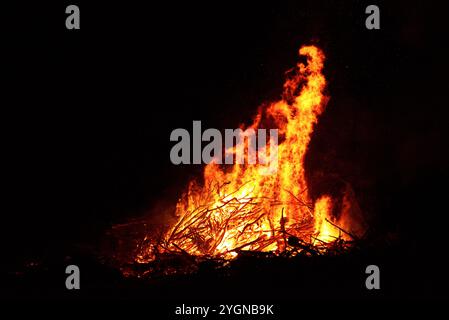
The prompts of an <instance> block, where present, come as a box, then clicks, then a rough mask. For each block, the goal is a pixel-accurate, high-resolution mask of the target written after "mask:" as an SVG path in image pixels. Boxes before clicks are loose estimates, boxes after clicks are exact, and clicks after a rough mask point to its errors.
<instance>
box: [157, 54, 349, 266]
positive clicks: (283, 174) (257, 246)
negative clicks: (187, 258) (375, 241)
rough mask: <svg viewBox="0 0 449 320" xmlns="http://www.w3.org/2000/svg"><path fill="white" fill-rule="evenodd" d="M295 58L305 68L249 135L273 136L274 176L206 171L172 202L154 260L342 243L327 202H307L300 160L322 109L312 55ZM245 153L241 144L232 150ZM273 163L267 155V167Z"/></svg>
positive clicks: (256, 169) (246, 170)
mask: <svg viewBox="0 0 449 320" xmlns="http://www.w3.org/2000/svg"><path fill="white" fill-rule="evenodd" d="M299 54H300V55H303V56H305V57H306V58H307V64H303V63H298V64H297V66H296V68H294V69H293V70H291V71H290V72H289V73H290V75H289V77H288V79H287V80H286V82H285V84H284V92H283V98H282V100H280V101H277V102H274V103H272V104H271V105H269V106H268V107H266V108H264V109H261V110H260V111H259V112H258V114H257V115H256V117H255V120H254V122H253V124H252V125H251V126H250V127H249V128H251V129H258V128H261V127H262V126H263V125H267V126H268V125H271V128H273V127H274V128H278V130H279V136H280V142H279V146H278V159H277V160H278V170H277V171H275V172H274V171H273V170H271V169H272V168H270V167H269V166H267V165H262V164H256V165H248V164H245V165H239V164H235V165H233V166H232V167H231V168H228V169H222V167H221V166H219V165H217V164H214V163H212V164H208V165H207V166H206V167H205V170H204V182H203V183H202V184H199V183H197V182H195V181H192V182H191V183H190V185H189V188H188V191H187V192H186V193H185V194H184V195H183V197H182V198H181V199H180V200H179V202H178V204H177V209H176V213H177V216H178V217H179V219H178V221H177V223H176V224H175V225H174V226H173V227H172V228H171V229H170V230H169V231H168V232H167V233H166V234H165V236H164V237H163V239H162V241H161V242H160V243H161V244H160V248H159V249H158V251H159V252H161V250H162V251H163V252H182V251H184V252H187V253H189V254H192V255H209V256H218V257H224V258H232V257H234V256H236V255H237V252H238V251H239V250H251V251H276V252H282V251H284V250H286V247H287V243H288V240H287V239H288V238H290V237H293V238H296V239H297V240H299V241H300V242H302V243H303V244H306V245H314V244H316V243H317V242H319V243H329V242H332V241H334V240H335V239H337V238H344V237H346V235H345V234H341V232H340V229H339V228H337V227H336V224H337V223H338V222H339V221H335V219H333V218H332V216H331V208H332V199H331V197H330V196H323V197H321V198H319V199H317V200H316V202H315V203H313V201H312V200H311V197H310V195H309V190H308V185H307V181H306V179H305V172H304V158H305V155H306V152H307V147H308V144H309V142H310V139H311V135H312V132H313V130H314V125H315V124H316V123H317V121H318V117H319V115H320V114H321V113H322V112H323V111H324V109H325V105H326V102H327V97H326V96H324V94H323V90H324V88H325V86H326V79H325V78H324V75H323V74H322V69H323V63H324V54H323V52H322V51H321V50H320V49H319V48H317V47H315V46H304V47H302V48H301V49H300V50H299ZM273 124H274V126H273ZM271 143H272V141H271ZM267 145H270V141H268V143H267ZM244 147H245V146H244V145H243V143H242V144H241V145H237V146H236V149H237V148H244ZM228 151H229V150H228ZM231 152H235V150H231ZM274 156H275V155H274V154H271V153H270V158H271V160H273V157H274ZM271 163H273V161H272V162H271ZM270 170H271V172H270ZM331 220H332V221H333V223H330V222H329V221H331Z"/></svg>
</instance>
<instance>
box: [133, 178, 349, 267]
mask: <svg viewBox="0 0 449 320" xmlns="http://www.w3.org/2000/svg"><path fill="white" fill-rule="evenodd" d="M242 187H243V186H241V188H242ZM209 190H210V192H206V193H196V194H200V195H201V198H200V199H194V200H195V201H196V203H197V206H196V207H195V209H194V210H192V211H190V212H186V214H184V215H183V216H182V217H180V219H179V220H178V222H177V223H176V225H175V226H174V227H172V228H171V229H165V230H159V232H157V233H152V234H150V235H146V236H145V238H144V240H143V241H142V242H140V243H139V244H138V245H137V255H136V256H137V259H136V260H135V261H136V262H137V263H138V264H140V265H143V266H145V267H144V268H146V271H147V272H148V273H151V272H163V273H176V272H192V271H195V270H196V268H197V266H198V265H199V264H200V263H201V262H204V261H206V260H207V261H215V262H216V263H217V265H218V266H223V265H225V264H226V263H225V262H226V261H229V260H232V259H233V258H235V257H238V256H239V255H242V254H248V253H251V252H255V253H256V252H258V253H260V252H264V251H267V253H266V254H268V255H276V256H280V257H292V256H296V255H311V256H314V255H324V254H339V253H341V252H344V251H346V250H348V249H349V248H350V247H352V245H353V242H354V241H356V240H357V239H356V237H355V236H354V235H351V234H350V233H348V232H346V231H345V230H343V229H341V228H340V227H338V226H336V225H335V224H333V223H332V222H331V221H327V222H328V223H330V224H332V225H334V227H336V228H338V229H339V230H340V236H339V237H337V238H335V241H331V242H323V241H321V240H320V239H318V238H316V235H314V230H313V228H314V221H313V215H312V206H311V204H308V203H306V202H305V201H303V200H302V199H300V198H298V197H295V196H293V195H292V201H291V202H288V203H286V202H279V201H277V200H275V199H268V198H260V197H251V196H249V195H250V194H251V192H248V195H247V196H243V197H242V196H241V197H239V198H237V197H232V194H231V195H229V194H227V195H221V194H222V193H221V192H220V191H221V190H220V186H216V187H214V188H212V187H210V188H209ZM238 191H239V190H236V191H235V192H234V193H233V194H235V193H237V192H238ZM213 192H215V194H218V195H221V198H220V199H221V200H220V201H217V200H216V197H213ZM204 197H206V198H204ZM190 201H193V200H192V198H190ZM217 203H220V205H216V204H217ZM287 205H288V206H289V207H290V208H292V207H294V208H297V210H298V211H300V212H303V213H304V212H306V213H308V214H303V216H304V218H303V219H302V220H301V221H300V222H298V223H295V224H288V223H287V219H286V218H285V217H284V207H286V206H287ZM274 210H281V219H280V221H279V223H276V224H275V223H273V218H272V215H271V212H273V211H274ZM267 225H269V226H270V228H268V229H267V228H265V229H264V228H263V227H262V226H267ZM343 234H346V235H349V236H350V237H351V238H352V239H353V240H354V241H348V240H344V239H343V237H342V235H343ZM229 238H231V240H232V241H231V242H232V244H231V245H230V246H223V243H226V242H227V241H229ZM347 238H348V237H346V239H347ZM305 239H306V240H305ZM273 248H276V249H274V250H272V249H273ZM263 254H264V255H265V253H263ZM148 270H151V272H149V271H148Z"/></svg>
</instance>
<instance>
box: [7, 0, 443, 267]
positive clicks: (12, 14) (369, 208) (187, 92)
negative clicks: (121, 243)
mask: <svg viewBox="0 0 449 320" xmlns="http://www.w3.org/2000/svg"><path fill="white" fill-rule="evenodd" d="M77 3H79V4H80V9H81V30H80V31H74V32H70V31H67V30H65V28H64V20H65V15H64V8H65V4H58V5H53V6H50V5H47V6H43V5H37V4H33V5H31V6H27V7H18V6H16V7H15V8H14V9H11V11H8V12H7V13H8V15H9V18H11V19H7V28H6V40H7V44H8V45H7V46H6V51H7V58H4V59H3V61H4V62H5V63H6V72H5V70H2V71H1V73H2V77H4V78H5V80H6V81H5V82H3V84H2V88H3V90H4V93H3V94H2V97H3V100H2V101H3V103H2V106H3V108H2V114H3V116H2V123H3V126H2V127H3V131H4V133H3V140H4V144H3V152H2V154H3V159H4V160H6V161H5V162H4V163H5V164H4V166H3V170H4V172H3V175H2V176H4V177H5V178H4V179H2V180H3V183H4V188H3V190H4V192H5V193H4V196H5V198H6V201H5V202H4V205H5V209H4V210H2V227H3V228H2V229H3V231H2V236H3V237H5V239H6V240H5V241H3V245H4V247H5V248H4V252H6V255H3V257H5V256H6V257H8V258H7V259H5V261H7V264H8V265H9V264H12V265H13V264H14V263H16V261H22V260H23V259H25V260H26V259H27V257H31V256H35V255H37V256H39V255H42V254H43V255H47V256H48V255H64V252H65V250H66V248H68V247H71V246H72V245H74V244H76V243H79V242H80V241H81V242H83V241H86V242H89V241H91V242H92V241H95V239H97V238H98V237H101V235H102V234H103V232H104V230H106V229H107V228H108V227H109V226H110V225H111V224H113V223H117V222H120V221H126V219H128V218H130V217H132V216H137V215H140V214H142V213H143V212H145V211H146V210H148V208H150V207H151V206H152V205H154V203H157V202H158V201H159V199H172V198H173V199H175V198H176V195H177V194H179V192H180V191H182V188H183V187H184V186H185V183H186V182H187V181H188V180H189V179H190V178H191V177H192V176H195V175H198V174H199V173H200V172H201V168H200V167H197V166H192V167H175V166H173V165H171V163H170V162H169V150H170V148H171V144H170V141H169V134H170V132H171V130H173V129H175V128H178V127H181V128H187V129H189V128H191V125H192V120H202V122H203V125H204V126H205V127H217V128H232V127H236V126H237V125H238V124H240V123H242V122H245V121H246V122H247V121H248V120H249V119H250V118H251V116H252V115H253V114H254V111H255V110H256V108H257V107H258V106H259V105H260V104H261V103H263V102H266V101H273V100H275V99H277V98H278V97H279V96H280V94H281V88H282V82H283V80H284V72H285V71H286V70H288V69H289V68H291V67H293V65H294V64H295V63H296V61H297V58H296V55H297V50H298V48H299V47H300V46H301V45H303V44H309V43H315V44H317V45H319V46H320V47H321V48H322V49H323V50H324V52H325V54H326V57H327V60H326V67H325V73H326V77H327V79H328V83H329V85H328V94H329V96H330V97H331V100H330V102H329V105H328V109H327V111H326V114H325V115H324V116H323V118H322V120H321V122H320V125H319V126H318V128H317V135H316V139H315V140H314V142H312V145H311V150H314V153H311V154H310V157H309V160H308V165H309V167H310V168H311V170H318V169H319V170H323V171H324V172H325V173H335V172H337V173H338V174H339V175H341V176H342V177H344V178H345V179H347V180H348V181H350V182H351V184H352V185H353V186H354V189H355V191H356V194H357V195H358V197H359V200H360V202H361V206H362V209H364V211H366V212H367V215H368V216H369V218H370V219H371V220H372V223H373V225H374V227H375V228H376V229H377V230H378V232H379V233H388V232H394V233H398V234H399V236H400V237H402V239H403V240H404V241H405V242H408V243H410V248H412V249H410V250H416V251H417V252H418V251H420V250H421V249H423V248H426V249H427V248H428V247H427V246H428V242H427V241H428V240H427V239H428V238H429V237H432V238H433V239H434V240H433V241H435V243H438V242H439V241H442V240H443V239H444V237H445V233H446V232H445V230H444V227H443V226H444V221H447V215H446V213H447V205H446V203H445V202H446V198H447V196H446V195H447V191H448V190H447V183H446V182H447V181H449V180H448V179H447V178H448V153H447V149H448V148H447V141H446V140H445V136H446V135H447V119H448V109H447V105H448V102H447V100H448V99H447V92H448V89H449V87H448V80H447V75H448V58H447V57H449V54H448V49H447V48H448V47H447V43H446V42H445V40H446V39H447V33H446V30H447V26H446V25H445V21H447V19H446V17H445V12H447V11H445V10H444V8H441V7H439V6H441V5H440V4H438V5H435V6H432V5H430V4H428V3H424V2H423V3H414V4H413V1H412V2H410V1H407V2H405V1H404V2H403V4H401V3H395V4H391V2H387V1H374V2H373V3H376V4H378V5H379V7H380V8H381V30H377V31H368V30H366V29H365V28H364V20H365V14H364V8H365V7H366V5H368V4H371V2H370V3H368V2H367V1H285V2H280V3H277V2H276V3H275V2H267V3H260V2H251V3H247V4H242V3H238V4H234V5H230V4H228V2H219V3H215V2H214V4H212V3H210V4H208V5H199V4H198V5H196V4H195V5H194V4H191V3H188V4H182V5H175V4H167V5H158V6H156V5H155V4H147V5H142V4H137V3H136V4H131V3H129V2H126V4H125V2H124V3H123V4H118V3H117V4H110V3H109V2H104V3H103V4H99V3H98V4H95V5H94V4H92V3H90V2H89V3H88V2H85V1H84V2H81V1H78V2H77ZM2 69H3V68H2ZM421 235H422V236H423V237H421ZM423 238H425V239H423ZM422 241H425V242H424V243H423V242H422ZM407 248H408V246H407ZM429 250H430V252H433V250H434V251H435V252H438V249H437V248H435V249H429ZM9 257H10V258H9ZM2 260H3V259H2ZM435 263H436V262H435Z"/></svg>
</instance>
